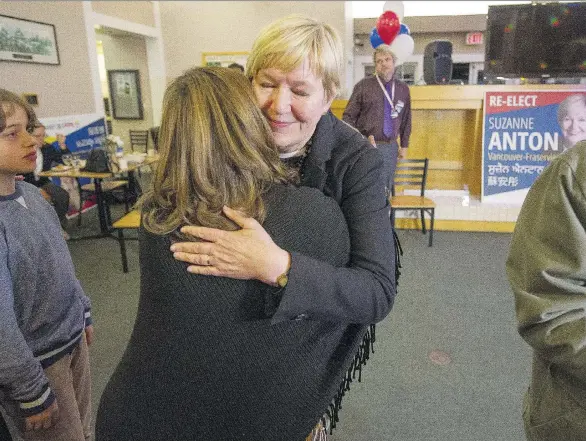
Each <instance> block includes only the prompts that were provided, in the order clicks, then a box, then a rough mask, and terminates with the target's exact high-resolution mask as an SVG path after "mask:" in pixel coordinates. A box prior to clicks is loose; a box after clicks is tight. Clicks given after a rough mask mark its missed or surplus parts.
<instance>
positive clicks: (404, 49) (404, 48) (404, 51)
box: [390, 34, 415, 66]
mask: <svg viewBox="0 0 586 441" xmlns="http://www.w3.org/2000/svg"><path fill="white" fill-rule="evenodd" d="M390 47H391V51H393V53H394V54H395V56H396V57H397V62H396V63H395V66H398V65H400V64H403V63H404V62H405V61H407V58H409V57H410V56H411V55H413V50H414V49H415V42H414V41H413V37H411V35H408V34H401V35H397V36H396V37H395V39H394V40H393V41H392V43H391V46H390Z"/></svg>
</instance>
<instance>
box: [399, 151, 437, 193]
mask: <svg viewBox="0 0 586 441" xmlns="http://www.w3.org/2000/svg"><path fill="white" fill-rule="evenodd" d="M428 164H429V159H427V158H425V159H399V160H398V161H397V169H396V170H395V179H394V182H393V187H392V188H391V194H392V195H393V196H395V187H402V188H417V189H419V191H420V194H421V196H425V184H426V183H427V166H428Z"/></svg>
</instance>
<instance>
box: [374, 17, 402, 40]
mask: <svg viewBox="0 0 586 441" xmlns="http://www.w3.org/2000/svg"><path fill="white" fill-rule="evenodd" d="M376 30H377V32H378V35H379V36H380V38H381V39H382V41H384V42H385V44H391V43H392V42H393V40H394V39H395V37H396V36H397V35H398V34H399V31H400V30H401V21H400V20H399V17H397V14H395V13H394V12H393V11H385V12H383V13H382V14H381V16H380V17H379V18H378V20H377V21H376Z"/></svg>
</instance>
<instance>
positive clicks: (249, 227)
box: [171, 207, 289, 286]
mask: <svg viewBox="0 0 586 441" xmlns="http://www.w3.org/2000/svg"><path fill="white" fill-rule="evenodd" d="M224 213H225V214H226V216H227V217H228V218H229V219H231V220H233V221H234V222H235V223H236V224H238V225H239V226H240V227H241V229H240V230H237V231H225V230H218V229H215V228H207V227H196V226H186V227H183V228H181V232H182V233H184V234H188V235H190V236H193V237H196V238H199V239H201V240H202V241H201V242H177V243H174V244H173V245H171V251H172V252H173V257H174V258H175V259H177V260H180V261H182V262H186V263H188V264H189V266H188V267H187V271H189V272H190V273H193V274H203V275H210V276H221V277H229V278H232V279H246V280H249V279H255V280H260V281H261V282H264V283H267V284H269V285H273V286H274V285H276V280H277V277H278V276H280V275H281V274H283V273H284V272H285V271H286V270H287V266H288V263H289V253H288V252H287V251H285V250H283V249H281V248H280V247H279V246H277V245H276V244H275V243H274V242H273V240H272V239H271V237H270V236H269V234H268V233H267V232H266V231H265V229H264V228H263V227H262V225H260V224H259V223H258V222H257V221H256V220H255V219H252V218H247V217H244V216H243V215H242V214H241V213H239V212H238V211H236V210H232V209H231V208H228V207H224Z"/></svg>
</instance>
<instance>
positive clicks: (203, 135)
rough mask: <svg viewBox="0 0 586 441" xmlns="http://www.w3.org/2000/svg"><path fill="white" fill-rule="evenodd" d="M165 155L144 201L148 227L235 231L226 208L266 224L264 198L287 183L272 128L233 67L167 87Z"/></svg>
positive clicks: (202, 70) (203, 71)
mask: <svg viewBox="0 0 586 441" xmlns="http://www.w3.org/2000/svg"><path fill="white" fill-rule="evenodd" d="M158 142H159V153H160V155H161V158H160V161H159V164H158V167H157V170H156V172H155V175H154V179H153V185H152V188H151V189H150V190H149V191H148V192H146V194H145V196H144V198H143V199H142V205H143V206H144V208H145V209H144V217H143V223H144V225H145V228H146V229H147V230H149V231H151V232H153V233H156V234H169V233H172V232H176V231H177V229H178V228H180V227H181V226H183V225H202V226H208V227H215V228H222V229H235V228H236V226H235V225H234V224H233V223H232V221H230V220H229V219H228V218H226V217H225V216H224V215H223V213H222V208H223V206H224V205H226V206H229V207H231V208H234V209H236V210H240V211H242V212H243V213H244V214H245V215H247V216H250V217H254V218H256V219H257V220H259V221H261V222H262V220H264V215H265V212H264V205H263V201H262V195H263V193H264V192H265V191H266V190H267V189H268V187H269V186H270V185H271V184H272V183H274V182H277V181H278V182H285V181H286V175H285V171H284V169H283V167H282V165H281V162H280V160H279V156H278V152H277V149H276V147H275V146H274V143H273V138H272V134H271V130H270V127H269V126H268V125H267V122H266V121H265V118H264V117H263V115H262V113H261V111H260V110H259V109H258V107H257V105H256V101H255V97H254V94H253V92H252V86H251V84H250V82H249V81H248V79H247V78H246V77H245V76H244V75H242V74H240V73H239V72H236V71H235V70H233V69H226V68H222V67H199V68H193V69H190V70H188V71H187V72H185V73H184V74H183V75H182V76H180V77H179V78H176V79H175V80H174V81H173V82H172V83H171V84H170V85H169V86H168V87H167V90H166V92H165V97H164V99H163V114H162V120H161V127H160V130H159V138H158Z"/></svg>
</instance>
